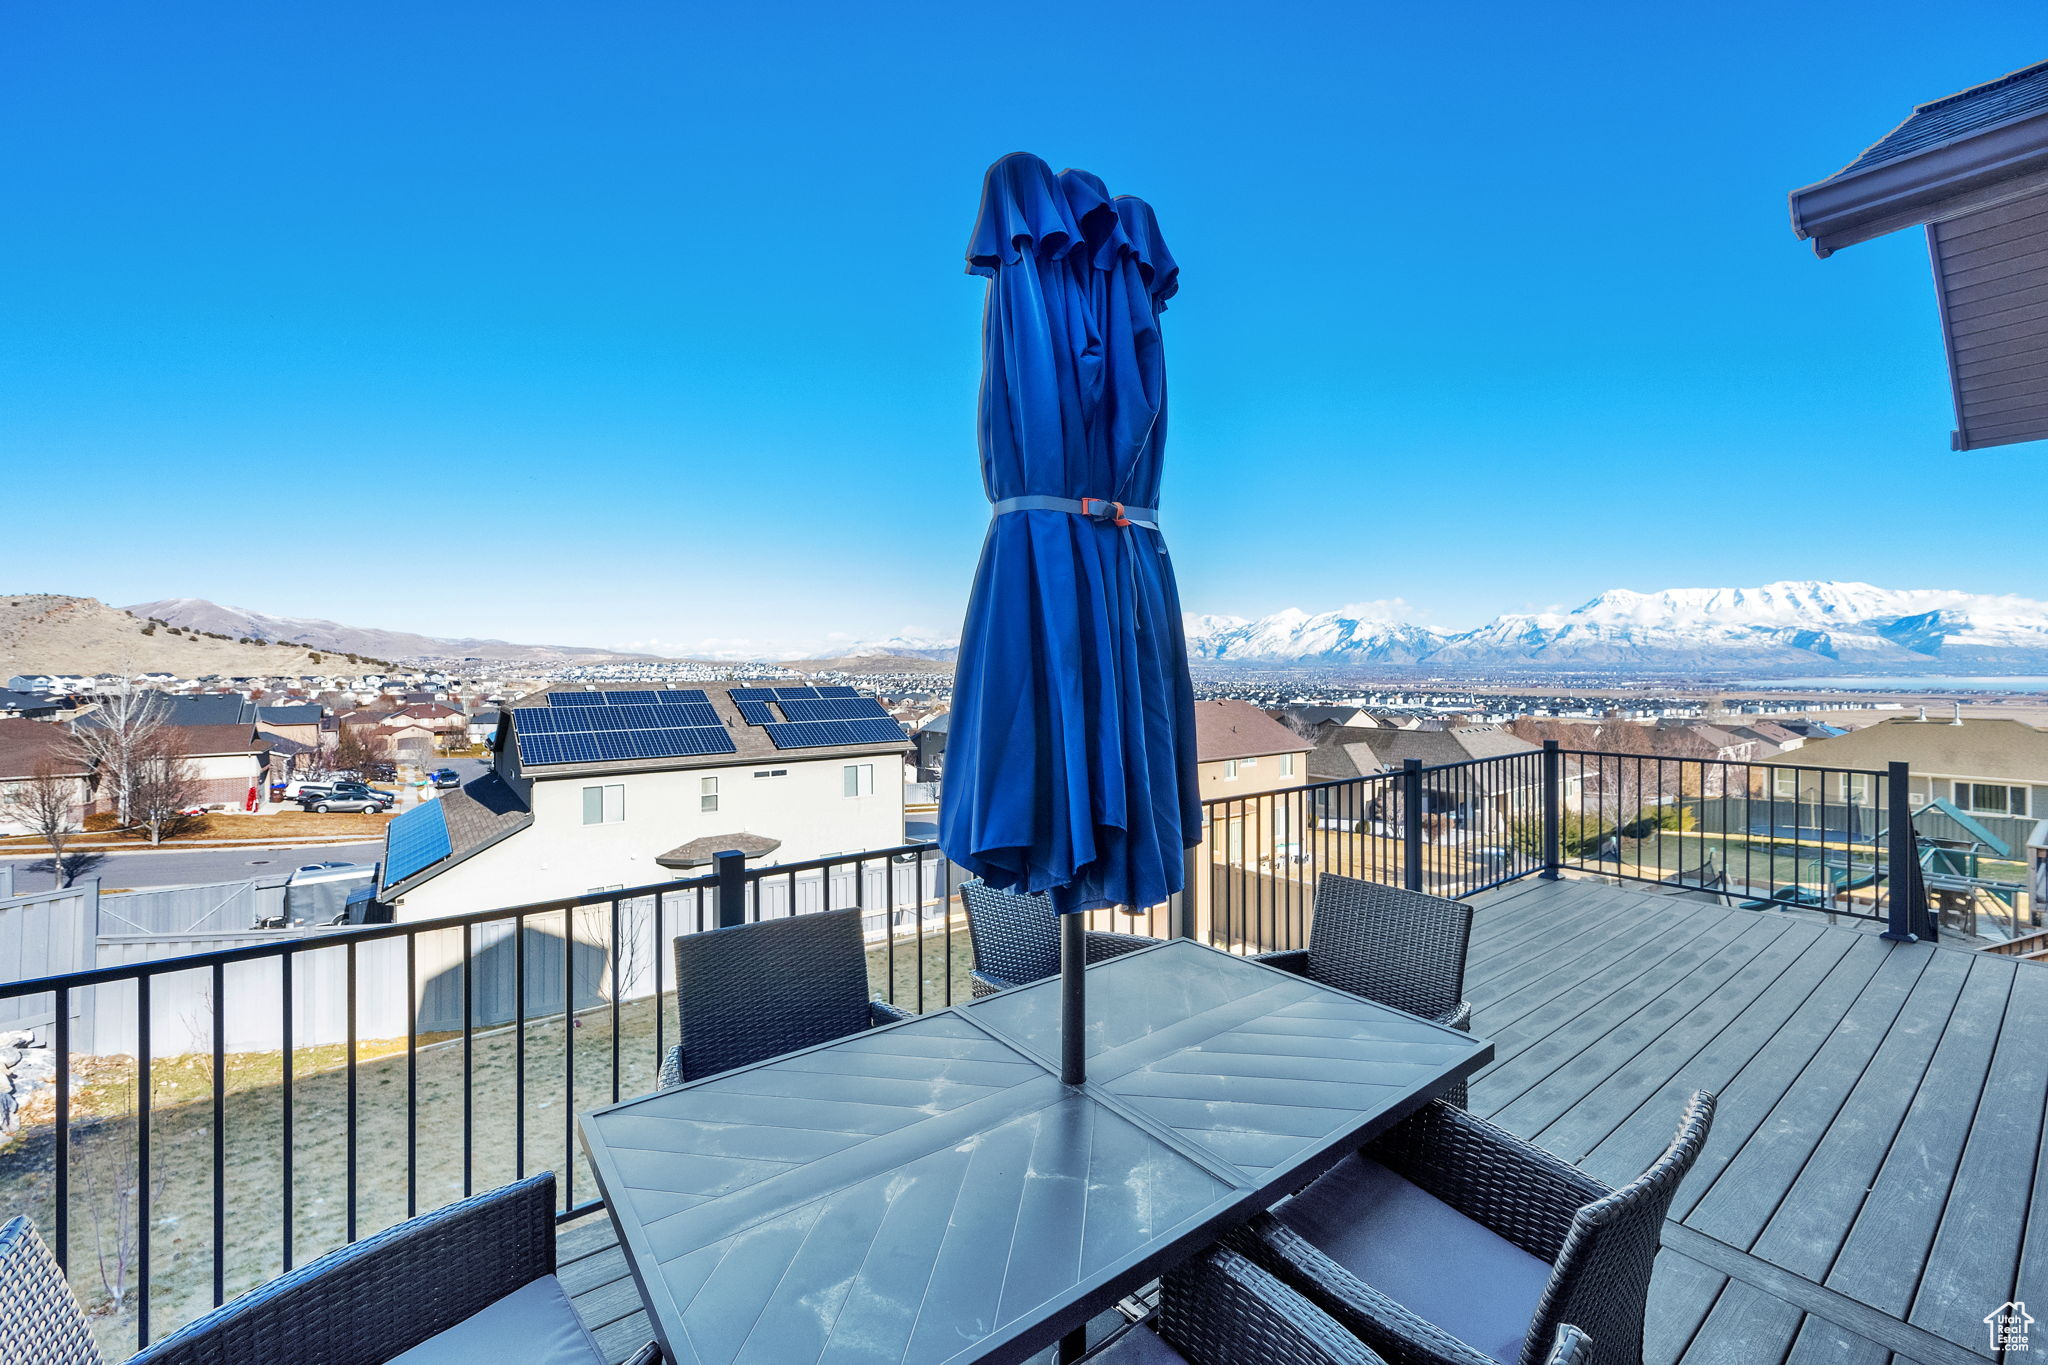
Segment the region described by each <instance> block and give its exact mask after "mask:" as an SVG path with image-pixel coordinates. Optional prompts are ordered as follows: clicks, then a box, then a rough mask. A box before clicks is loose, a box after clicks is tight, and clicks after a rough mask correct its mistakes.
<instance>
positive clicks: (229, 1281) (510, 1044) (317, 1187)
mask: <svg viewBox="0 0 2048 1365" xmlns="http://www.w3.org/2000/svg"><path fill="white" fill-rule="evenodd" d="M949 940H950V942H949ZM920 946H922V949H923V957H922V964H920V960H919V949H920ZM893 948H894V959H895V960H894V963H893V968H894V970H893V973H892V972H891V966H892V964H891V962H890V952H889V950H888V948H876V949H874V950H872V951H871V952H870V954H869V970H870V978H871V980H872V981H873V982H874V984H875V985H876V987H877V988H879V987H881V986H882V984H883V982H884V981H887V980H890V979H891V978H892V975H893V986H894V989H893V991H892V992H891V995H892V997H893V998H894V1000H895V1001H896V1002H897V1003H898V1004H900V1005H903V1006H904V1007H906V1008H915V1007H918V1006H919V1004H920V1003H921V1004H922V1006H923V1008H925V1009H937V1008H942V1007H943V1006H944V1005H945V1003H946V1002H947V994H946V992H947V985H948V977H949V976H950V977H951V989H952V998H953V999H955V1000H964V999H967V998H968V995H969V990H968V980H967V970H968V967H969V966H970V964H971V954H970V951H969V947H968V936H967V932H966V924H965V920H964V918H963V917H961V916H959V915H957V914H956V915H955V916H954V918H953V922H952V925H951V926H950V932H940V931H939V930H937V929H933V930H932V931H931V932H928V933H926V934H924V935H921V936H920V935H917V934H914V933H909V932H906V933H903V934H901V935H899V936H898V938H897V940H896V941H895V943H894V944H893ZM920 965H921V966H922V971H920ZM920 983H921V984H922V988H923V998H922V1001H921V1002H920V999H919V987H920ZM663 1007H664V1008H665V1009H666V1010H668V1011H669V1012H670V1013H669V1014H668V1015H667V1016H665V1017H666V1018H667V1019H668V1022H667V1024H666V1026H665V1027H664V1030H663V1035H664V1036H663V1042H664V1044H672V1043H673V1042H674V1041H675V1029H674V1022H673V1015H672V1011H673V1008H674V1006H673V996H672V995H671V996H669V997H668V998H667V999H666V1000H665V1001H664V1002H663ZM656 1017H657V1013H656V1002H655V1001H653V1000H652V999H642V1000H636V1001H629V1002H626V1003H624V1004H622V1005H621V1006H620V1007H619V1008H618V1028H617V1031H616V1033H615V1032H614V1029H613V1011H612V1008H611V1007H610V1006H609V1005H606V1006H602V1007H599V1008H596V1009H591V1010H584V1011H581V1012H579V1013H577V1014H576V1015H575V1016H573V1017H572V1018H571V1019H570V1020H568V1021H566V1024H565V1020H564V1017H563V1016H562V1015H561V1014H560V1013H556V1014H554V1015H551V1016H548V1017H546V1018H541V1019H536V1020H531V1021H529V1022H528V1023H527V1025H526V1027H525V1029H524V1030H523V1033H524V1041H525V1056H524V1073H523V1074H524V1076H525V1094H524V1116H525V1124H524V1128H525V1140H524V1151H523V1159H522V1152H521V1150H520V1145H519V1130H520V1124H519V1123H518V1116H519V1113H520V1103H519V1077H520V1075H521V1074H522V1073H521V1062H520V1035H521V1032H522V1031H521V1030H517V1029H513V1028H511V1027H506V1028H502V1029H498V1030H496V1031H492V1032H487V1033H481V1034H478V1035H477V1036H475V1037H474V1038H473V1039H472V1040H471V1041H470V1043H469V1045H468V1046H467V1047H465V1045H464V1043H463V1041H462V1040H461V1039H460V1038H459V1037H457V1038H453V1039H447V1038H443V1039H439V1040H435V1041H432V1042H428V1041H425V1040H423V1042H422V1046H421V1047H420V1048H419V1050H418V1052H417V1054H416V1057H415V1058H414V1061H413V1066H412V1068H411V1069H410V1070H409V1068H408V1064H407V1057H406V1055H405V1042H404V1040H403V1039H397V1040H376V1041H361V1042H359V1043H358V1045H357V1047H356V1056H355V1077H354V1101H355V1110H356V1120H355V1126H354V1131H355V1142H354V1144H353V1150H351V1144H350V1142H349V1132H350V1125H349V1102H350V1083H349V1082H350V1077H349V1069H348V1060H349V1059H348V1056H347V1049H346V1047H345V1046H327V1047H310V1048H301V1049H296V1050H295V1051H294V1053H293V1060H292V1067H293V1078H292V1083H291V1085H290V1086H289V1087H288V1088H287V1087H286V1086H285V1084H284V1079H283V1075H282V1071H281V1067H282V1058H281V1056H280V1054H279V1053H276V1052H268V1053H239V1054H235V1055H232V1056H230V1057H228V1058H227V1059H226V1069H225V1073H224V1076H223V1087H224V1089H225V1092H226V1098H225V1102H224V1103H223V1105H222V1106H221V1122H220V1124H219V1127H218V1132H219V1136H220V1139H221V1142H222V1144H223V1146H224V1149H225V1153H226V1163H225V1176H226V1179H225V1188H224V1189H223V1191H222V1200H223V1204H224V1207H225V1212H226V1218H225V1223H224V1228H225V1251H224V1256H223V1264H222V1270H223V1279H224V1286H223V1288H224V1290H225V1292H226V1293H227V1294H228V1295H229V1296H232V1295H234V1294H237V1293H240V1292H242V1291H243V1290H246V1289H249V1288H251V1287H253V1286H255V1285H257V1284H259V1283H261V1282H262V1281H263V1280H265V1279H267V1278H269V1277H271V1276H273V1275H276V1274H278V1273H279V1272H280V1271H281V1270H283V1269H284V1266H285V1256H284V1237H283V1230H284V1224H285V1204H286V1199H287V1196H289V1200H290V1205H291V1217H290V1223H291V1232H292V1237H291V1251H292V1258H291V1259H292V1263H293V1264H304V1263H305V1262H307V1261H309V1260H312V1259H313V1258H314V1257H315V1256H318V1255H320V1254H321V1253H323V1252H326V1251H328V1250H331V1249H333V1248H334V1247H336V1246H339V1245H341V1244H342V1243H343V1242H344V1241H346V1240H347V1239H348V1235H349V1213H350V1208H349V1206H350V1198H349V1191H350V1189H351V1186H353V1189H354V1191H355V1199H354V1204H355V1210H354V1217H355V1224H354V1231H355V1235H356V1236H358V1237H361V1236H366V1235H368V1234H369V1233H371V1232H374V1231H376V1230H377V1229H379V1228H382V1227H385V1226H388V1225H390V1224H392V1223H395V1222H398V1221H400V1220H402V1219H404V1218H405V1217H406V1216H407V1211H408V1208H409V1207H415V1208H417V1209H419V1210H421V1211H424V1210H428V1209H432V1208H434V1207H437V1206H439V1205H442V1204H446V1203H448V1202H450V1201H451V1200H455V1199H459V1198H461V1197H462V1196H463V1194H464V1193H465V1192H466V1191H473V1190H485V1189H489V1188H491V1187H492V1186H495V1185H499V1184H502V1183H504V1182H505V1181H508V1180H511V1179H514V1178H515V1177H516V1176H517V1175H518V1174H519V1172H520V1171H521V1170H522V1169H523V1170H524V1172H525V1173H527V1174H532V1173H534V1172H537V1171H542V1170H552V1171H554V1172H555V1173H556V1178H557V1182H558V1186H557V1189H558V1194H559V1195H562V1196H564V1197H566V1196H568V1195H569V1194H570V1193H572V1192H573V1197H574V1199H575V1200H577V1201H582V1200H587V1199H590V1198H593V1197H594V1196H595V1195H596V1187H595V1185H594V1184H593V1183H592V1181H591V1177H590V1173H589V1169H588V1167H587V1166H586V1165H585V1164H584V1163H583V1161H582V1158H581V1154H580V1151H577V1150H576V1148H575V1147H574V1145H573V1144H574V1139H573V1138H572V1136H571V1131H570V1129H571V1125H570V1117H571V1115H572V1114H574V1113H578V1112H582V1111H584V1110H588V1109H592V1108H595V1107H597V1106H599V1105H602V1104H608V1103H610V1102H611V1101H612V1100H613V1098H614V1097H615V1096H618V1097H631V1096H633V1095H637V1094H643V1093H645V1092H646V1091H648V1090H651V1089H653V1088H654V1084H655V1079H656V1076H657V1074H658V1072H659V1063H660V1058H659V1056H658V1049H657V1044H656V1036H655V1021H656ZM615 1050H616V1054H617V1066H616V1068H614V1063H613V1057H614V1051H615ZM572 1057H573V1068H574V1075H575V1082H574V1097H573V1103H570V1102H567V1100H568V1097H567V1093H566V1087H565V1077H566V1076H567V1074H568V1072H569V1069H570V1066H571V1058H572ZM73 1075H74V1081H73V1085H74V1090H73V1119H72V1129H71V1167H70V1169H71V1189H70V1197H69V1200H68V1204H69V1208H70V1276H71V1281H72V1284H73V1287H74V1288H75V1289H76V1290H77V1291H78V1295H79V1298H80V1299H81V1301H83V1302H84V1303H85V1304H86V1305H87V1309H88V1311H89V1312H91V1313H92V1314H93V1315H94V1323H95V1332H96V1335H97V1336H98V1337H99V1339H100V1343H101V1346H102V1349H104V1350H105V1351H106V1352H107V1354H108V1356H109V1358H110V1359H122V1358H125V1357H126V1356H127V1355H128V1354H129V1353H130V1352H132V1351H133V1350H134V1349H135V1347H136V1341H135V1336H136V1321H135V1312H134V1309H135V1294H134V1288H133V1286H134V1280H135V1272H134V1269H133V1265H134V1262H135V1259H136V1257H135V1242H136V1234H135V1206H134V1195H135V1192H136V1190H137V1188H138V1186H137V1183H136V1174H135V1166H136V1155H137V1153H136V1146H137V1143H136V1134H137V1127H136V1105H135V1097H136V1083H137V1076H136V1064H135V1061H134V1059H133V1058H127V1057H119V1058H111V1057H110V1058H86V1057H80V1058H76V1059H75V1060H74V1069H73ZM212 1087H213V1075H212V1068H211V1060H210V1058H208V1057H205V1056H186V1057H175V1058H165V1057H159V1058H157V1059H155V1062H154V1064H153V1065H152V1067H151V1074H150V1087H149V1088H150V1098H151V1109H152V1113H151V1118H150V1135H151V1136H150V1142H149V1156H150V1167H151V1170H150V1182H149V1186H150V1213H149V1222H150V1242H149V1246H150V1255H151V1265H150V1285H151V1292H150V1331H151V1335H152V1337H160V1336H162V1335H163V1334H165V1333H166V1332H168V1331H170V1330H171V1329H172V1328H174V1327H176V1326H178V1325H179V1324H181V1323H184V1322H187V1321H189V1320H191V1319H192V1318H193V1317H195V1316H197V1315H199V1314H200V1313H203V1312H204V1311H206V1309H208V1308H209V1307H211V1306H212V1304H213V1243H214V1198H215V1190H214V1176H213V1171H214V1162H213V1151H214V1141H215V1136H216V1125H215V1121H214V1107H213V1103H212ZM408 1095H414V1096H416V1102H415V1103H414V1104H413V1105H412V1106H410V1107H409V1106H408V1103H407V1099H408ZM287 1096H288V1097H289V1101H290V1114H289V1119H287V1115H286V1113H285V1102H286V1099H287ZM53 1106H54V1098H53V1096H52V1094H51V1092H50V1091H48V1090H45V1091H43V1092H40V1094H39V1095H38V1097H37V1102H36V1103H35V1104H33V1105H31V1106H30V1108H29V1110H28V1112H27V1114H26V1115H25V1120H26V1121H25V1123H24V1125H23V1132H22V1134H21V1136H20V1138H19V1139H18V1140H17V1141H16V1142H15V1143H14V1144H13V1145H12V1146H10V1147H8V1148H6V1149H5V1150H4V1151H0V1221H5V1220H6V1219H7V1218H10V1217H12V1216H14V1215H16V1214H27V1215H28V1216H29V1217H30V1218H31V1219H33V1220H34V1221H35V1223H36V1225H37V1226H38V1228H39V1229H40V1230H41V1231H42V1232H43V1233H44V1235H45V1236H46V1237H47V1236H50V1235H52V1233H53V1230H54V1218H53V1208H54V1205H53V1199H54V1160H53V1158H54V1151H55V1143H54V1133H53V1121H54V1108H53ZM409 1115H411V1116H414V1117H413V1119H412V1122H411V1123H410V1124H409V1122H408V1118H409ZM287 1135H289V1140H290V1164H289V1167H288V1166H287V1164H286V1150H285V1149H286V1139H287ZM572 1160H573V1170H572V1169H571V1166H570V1162H571V1161H572ZM351 1171H353V1181H351ZM124 1262H125V1264H126V1265H127V1267H128V1269H127V1271H126V1275H125V1279H124V1276H123V1273H122V1272H123V1265H124Z"/></svg>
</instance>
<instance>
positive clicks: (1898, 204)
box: [1790, 112, 2048, 258]
mask: <svg viewBox="0 0 2048 1365" xmlns="http://www.w3.org/2000/svg"><path fill="white" fill-rule="evenodd" d="M2044 186H2048V112H2043V113H2038V114H2030V115H2027V116H2026V117H2023V118H2017V119H2013V120H2011V121H2010V122H2007V123H2001V124H1997V125H1995V126H1993V127H1991V128H1987V129H1985V130H1984V131H1983V132H1981V133H1977V134H1975V135H1973V136H1971V137H1967V138H1963V139H1960V140H1958V141H1955V142H1950V143H1946V144H1944V145H1942V146H1939V147H1934V148H1930V149H1929V150H1927V151H1925V152H1921V153H1919V154H1917V155H1914V156H1910V157H1907V158H1906V159H1904V160H1902V161H1891V162H1886V163H1885V164H1883V165H1881V166H1872V167H1871V168H1870V169H1868V170H1864V171H1856V172H1852V173H1849V174H1845V175H1837V176H1834V177H1832V178H1830V179H1827V180H1823V181H1821V182H1820V183H1818V184H1814V185H1808V186H1806V187H1804V188H1803V189H1796V190H1794V191H1792V193H1791V196H1790V199H1791V210H1792V231H1793V233H1794V234H1795V235H1797V236H1798V237H1800V238H1802V239H1806V240H1810V241H1812V243H1813V251H1814V254H1815V255H1816V256H1820V257H1822V258H1826V257H1828V256H1832V255H1833V254H1834V253H1835V252H1837V251H1840V250H1841V249H1842V248H1843V247H1845V246H1854V245H1856V243H1858V242H1867V241H1869V240H1870V239H1872V238H1873V237H1882V236H1884V235H1885V234H1886V233H1888V232H1896V231H1898V230H1899V229H1900V228H1906V227H1913V226H1915V225H1916V224H1920V223H1925V222H1928V221H1930V220H1937V219H1943V218H1953V217H1955V216H1956V215H1958V214H1962V213H1969V212H1972V211H1974V210H1976V209H1981V208H1989V207H1990V206H1991V205H1993V204H1999V203H2003V202H2004V201H2006V200H2008V199H2013V198H2017V197H2018V196H2020V195H2022V194H2028V193H2031V192H2033V191H2034V190H2037V189H2041V188H2043V187H2044Z"/></svg>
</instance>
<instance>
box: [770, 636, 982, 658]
mask: <svg viewBox="0 0 2048 1365" xmlns="http://www.w3.org/2000/svg"><path fill="white" fill-rule="evenodd" d="M959 653H960V642H959V641H958V640H948V639H943V638H940V637H938V636H925V635H891V636H890V637H889V638H888V639H886V640H863V641H861V642H860V643H859V644H853V645H835V646H833V647H832V648H830V649H824V650H820V651H819V652H817V653H816V654H808V655H805V656H804V657H806V658H809V659H874V658H897V659H931V660H934V661H936V662H939V663H951V662H952V661H953V659H954V657H955V656H957V655H958V654H959Z"/></svg>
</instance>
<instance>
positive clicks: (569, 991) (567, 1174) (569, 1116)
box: [562, 905, 723, 1209]
mask: <svg viewBox="0 0 2048 1365" xmlns="http://www.w3.org/2000/svg"><path fill="white" fill-rule="evenodd" d="M720 917H721V918H723V912H722V911H721V915H720ZM562 1207H563V1208H565V1209H572V1208H575V1207H576V907H575V906H573V905H565V906H563V907H562Z"/></svg>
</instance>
